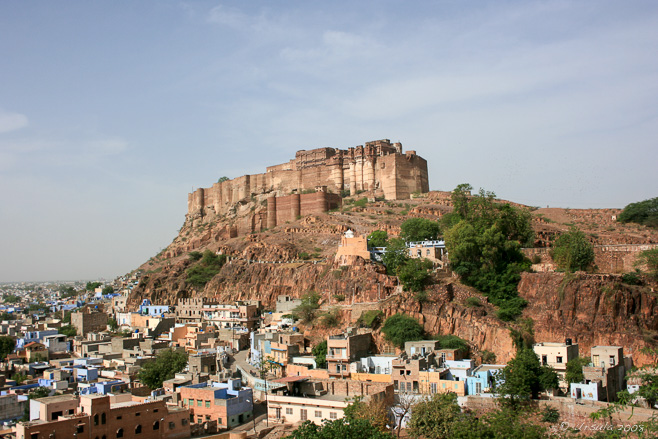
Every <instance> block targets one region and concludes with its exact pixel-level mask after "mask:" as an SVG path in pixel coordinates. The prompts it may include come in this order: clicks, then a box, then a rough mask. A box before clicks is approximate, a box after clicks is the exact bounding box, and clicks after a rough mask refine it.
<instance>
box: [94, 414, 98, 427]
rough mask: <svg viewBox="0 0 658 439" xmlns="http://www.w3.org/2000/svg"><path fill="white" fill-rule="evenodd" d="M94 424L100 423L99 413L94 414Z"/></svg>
mask: <svg viewBox="0 0 658 439" xmlns="http://www.w3.org/2000/svg"><path fill="white" fill-rule="evenodd" d="M94 425H98V413H96V414H95V415H94Z"/></svg>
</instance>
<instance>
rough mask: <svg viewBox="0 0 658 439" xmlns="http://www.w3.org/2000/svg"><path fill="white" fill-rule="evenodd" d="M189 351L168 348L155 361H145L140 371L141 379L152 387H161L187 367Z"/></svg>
mask: <svg viewBox="0 0 658 439" xmlns="http://www.w3.org/2000/svg"><path fill="white" fill-rule="evenodd" d="M186 365H187V353H186V352H184V351H174V350H172V349H166V350H164V351H161V352H160V353H159V354H158V356H157V357H156V358H155V360H153V361H149V362H148V363H145V364H144V365H143V366H142V368H141V370H140V371H139V379H140V381H141V382H142V383H144V384H146V385H147V386H149V387H150V388H151V389H159V388H160V387H162V383H163V382H164V381H166V380H170V379H172V378H173V377H174V376H175V375H176V374H177V373H179V372H181V371H182V370H183V369H185V366H186Z"/></svg>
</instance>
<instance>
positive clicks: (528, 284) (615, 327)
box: [519, 273, 658, 364]
mask: <svg viewBox="0 0 658 439" xmlns="http://www.w3.org/2000/svg"><path fill="white" fill-rule="evenodd" d="M519 295H520V296H521V297H523V298H524V299H526V300H527V301H528V307H527V308H526V310H525V312H524V313H523V314H524V316H526V317H531V318H532V319H533V320H534V322H535V326H534V329H535V338H536V339H537V340H543V341H563V340H564V339H565V338H572V339H573V340H574V342H577V343H578V345H579V351H580V354H581V355H582V356H586V355H589V350H590V348H591V347H592V346H597V345H613V346H615V345H616V346H623V347H624V353H625V354H626V355H628V354H632V356H633V361H634V362H635V363H636V364H643V363H645V362H647V361H648V360H649V358H648V357H647V356H646V355H645V354H643V353H642V352H640V349H641V348H643V347H645V346H651V345H654V346H655V343H656V341H658V314H656V311H657V298H658V294H656V293H655V292H654V289H653V288H652V287H651V286H631V285H626V284H623V283H621V281H620V277H619V276H615V275H591V274H590V275H586V274H564V273H524V274H523V276H522V279H521V283H520V284H519Z"/></svg>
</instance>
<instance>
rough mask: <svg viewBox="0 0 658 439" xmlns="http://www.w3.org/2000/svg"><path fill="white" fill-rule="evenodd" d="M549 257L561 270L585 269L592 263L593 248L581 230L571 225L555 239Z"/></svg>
mask: <svg viewBox="0 0 658 439" xmlns="http://www.w3.org/2000/svg"><path fill="white" fill-rule="evenodd" d="M551 257H552V258H553V260H554V261H555V263H556V264H557V265H558V267H560V268H561V269H562V270H566V271H585V270H588V269H589V268H590V267H591V266H592V264H594V248H593V247H592V244H591V243H590V242H589V241H588V240H587V237H586V236H585V234H584V233H583V232H581V231H580V230H578V229H576V228H575V227H571V229H570V230H569V231H568V232H566V233H563V234H561V235H560V236H559V237H558V239H557V240H556V241H555V244H553V248H552V250H551Z"/></svg>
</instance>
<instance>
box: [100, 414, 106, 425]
mask: <svg viewBox="0 0 658 439" xmlns="http://www.w3.org/2000/svg"><path fill="white" fill-rule="evenodd" d="M106 422H107V416H106V415H105V413H101V424H103V425H105V423H106Z"/></svg>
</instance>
